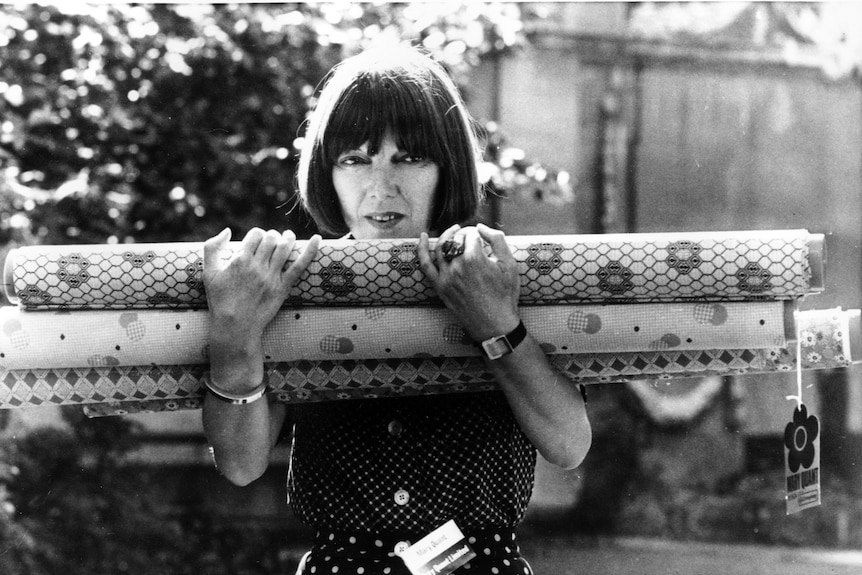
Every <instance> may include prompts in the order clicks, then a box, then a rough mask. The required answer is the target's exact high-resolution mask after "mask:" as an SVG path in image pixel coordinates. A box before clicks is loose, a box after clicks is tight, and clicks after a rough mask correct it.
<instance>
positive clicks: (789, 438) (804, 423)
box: [784, 404, 820, 473]
mask: <svg viewBox="0 0 862 575" xmlns="http://www.w3.org/2000/svg"><path fill="white" fill-rule="evenodd" d="M819 433H820V422H818V421H817V417H816V416H814V415H808V409H807V408H806V407H805V405H804V404H803V405H801V406H799V407H798V408H796V410H794V412H793V421H791V422H790V423H788V424H787V427H785V428H784V446H785V447H787V450H788V454H787V465H788V467H789V468H790V471H791V472H792V473H796V472H797V471H799V467H800V466H802V467H804V468H806V469H808V468H809V467H811V466H812V465H813V464H814V456H815V446H814V440H815V439H817V435H818V434H819Z"/></svg>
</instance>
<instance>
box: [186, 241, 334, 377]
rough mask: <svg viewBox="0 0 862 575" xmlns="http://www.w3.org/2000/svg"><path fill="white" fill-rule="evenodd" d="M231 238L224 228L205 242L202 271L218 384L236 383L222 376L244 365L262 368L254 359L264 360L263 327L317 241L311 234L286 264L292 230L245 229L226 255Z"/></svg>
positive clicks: (283, 298)
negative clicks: (235, 245)
mask: <svg viewBox="0 0 862 575" xmlns="http://www.w3.org/2000/svg"><path fill="white" fill-rule="evenodd" d="M230 238H231V233H230V229H229V228H228V229H225V230H224V231H222V232H221V233H220V234H218V235H217V236H215V237H212V238H210V239H209V240H207V241H206V243H205V244H204V273H203V279H204V288H205V290H206V295H207V305H208V307H209V313H210V361H211V368H212V371H213V372H214V373H219V383H221V384H222V385H225V386H226V387H227V386H230V387H234V385H233V384H234V382H233V381H225V379H228V380H234V379H235V378H234V377H231V376H232V375H239V374H241V373H242V372H243V371H245V370H243V369H242V364H244V363H245V364H247V365H248V366H249V367H252V368H254V369H255V370H258V369H262V365H260V367H257V365H255V364H258V363H260V364H262V361H263V360H262V352H261V341H260V340H261V337H262V335H263V330H264V329H265V328H266V326H267V325H268V324H269V322H270V321H272V319H273V318H274V317H275V314H276V313H277V312H278V310H279V309H280V308H281V306H282V304H283V303H284V300H285V299H286V298H287V297H288V295H290V290H291V288H292V287H293V286H294V285H295V284H296V282H297V281H298V279H299V277H300V275H302V273H303V272H304V271H305V269H306V268H307V267H308V264H309V263H311V261H312V260H313V259H314V256H315V255H316V254H317V248H318V245H319V243H320V236H318V235H315V236H314V237H312V238H311V240H310V241H309V242H308V244H307V245H306V246H305V249H304V250H303V251H302V253H301V254H300V255H299V257H298V258H297V259H296V260H295V261H294V262H292V263H290V264H289V265H287V264H288V260H289V258H290V254H291V252H292V250H293V246H294V244H295V243H296V235H295V234H294V233H293V232H291V231H285V232H283V233H279V232H277V231H275V230H269V231H266V232H264V231H263V230H261V229H260V228H254V229H252V230H250V231H249V232H248V234H246V236H245V238H244V239H243V241H242V243H241V245H240V249H239V250H238V251H237V252H236V253H235V254H233V256H232V257H231V258H230V259H227V260H225V259H224V258H223V257H222V252H223V251H224V250H225V249H226V248H227V244H228V242H229V241H230ZM237 362H238V363H239V365H236V364H237ZM231 363H233V364H234V366H233V367H234V368H235V369H231V370H228V372H225V371H224V369H223V368H227V367H229V366H230V365H231ZM230 372H235V373H230ZM235 383H236V384H239V383H240V382H238V381H237V382H235ZM257 383H259V381H258V382H257ZM248 385H251V386H254V385H256V383H255V382H249V383H248Z"/></svg>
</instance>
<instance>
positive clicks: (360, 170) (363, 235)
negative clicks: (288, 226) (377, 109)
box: [332, 131, 440, 240]
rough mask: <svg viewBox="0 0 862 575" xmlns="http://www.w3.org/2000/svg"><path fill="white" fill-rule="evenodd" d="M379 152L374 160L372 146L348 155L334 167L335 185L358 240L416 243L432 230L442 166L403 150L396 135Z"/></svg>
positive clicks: (389, 136)
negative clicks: (422, 233) (433, 210)
mask: <svg viewBox="0 0 862 575" xmlns="http://www.w3.org/2000/svg"><path fill="white" fill-rule="evenodd" d="M379 148H380V149H379V150H377V153H376V154H374V155H373V156H372V155H370V154H369V153H368V142H366V143H364V144H362V145H361V146H359V148H357V149H355V150H345V151H344V152H343V153H341V155H339V156H338V158H337V160H336V162H335V165H334V166H333V168H332V183H333V185H334V186H335V192H336V194H338V200H339V202H340V203H341V211H342V213H343V214H344V221H345V222H346V223H347V227H348V228H350V232H351V233H352V234H353V237H354V238H356V239H358V240H369V239H382V238H413V237H418V236H419V233H420V232H427V231H430V230H429V229H428V228H429V225H430V223H431V210H432V207H433V203H434V196H435V193H436V191H437V182H438V181H439V179H440V167H439V166H438V165H437V164H435V163H434V162H432V161H430V160H428V159H426V158H423V157H421V156H417V155H414V154H412V153H411V152H410V151H409V150H401V149H399V148H398V145H397V144H396V142H395V137H394V136H393V134H392V132H391V131H387V132H386V134H385V135H384V137H383V139H382V141H381V142H380V146H379Z"/></svg>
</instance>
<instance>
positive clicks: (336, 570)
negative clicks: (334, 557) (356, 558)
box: [332, 565, 338, 573]
mask: <svg viewBox="0 0 862 575" xmlns="http://www.w3.org/2000/svg"><path fill="white" fill-rule="evenodd" d="M332 572H333V573H338V565H336V566H335V567H333V568H332Z"/></svg>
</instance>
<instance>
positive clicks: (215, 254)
mask: <svg viewBox="0 0 862 575" xmlns="http://www.w3.org/2000/svg"><path fill="white" fill-rule="evenodd" d="M230 236H231V231H230V228H225V229H223V230H222V231H221V232H219V234H218V235H216V236H213V237H211V238H210V239H208V240H207V241H206V242H204V269H205V270H217V269H218V267H219V254H220V253H221V251H222V250H223V249H224V248H225V247H226V246H227V243H228V242H229V241H230Z"/></svg>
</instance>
